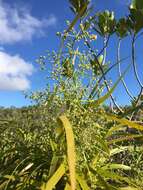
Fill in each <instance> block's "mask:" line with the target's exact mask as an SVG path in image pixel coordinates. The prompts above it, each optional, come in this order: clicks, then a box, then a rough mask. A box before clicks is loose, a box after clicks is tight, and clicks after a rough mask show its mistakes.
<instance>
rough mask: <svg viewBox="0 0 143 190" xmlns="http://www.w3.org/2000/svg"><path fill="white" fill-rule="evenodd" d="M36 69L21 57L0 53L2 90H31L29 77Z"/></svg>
mask: <svg viewBox="0 0 143 190" xmlns="http://www.w3.org/2000/svg"><path fill="white" fill-rule="evenodd" d="M33 71H34V67H33V65H32V64H30V63H28V62H26V61H25V60H24V59H22V58H21V57H20V56H19V55H14V56H13V55H9V54H7V53H5V52H3V51H0V90H20V91H22V90H27V89H29V88H30V81H29V80H28V78H27V77H28V76H30V75H32V73H33Z"/></svg>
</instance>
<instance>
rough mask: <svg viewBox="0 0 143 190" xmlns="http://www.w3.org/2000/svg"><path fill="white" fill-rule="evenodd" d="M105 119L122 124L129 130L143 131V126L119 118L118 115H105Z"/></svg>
mask: <svg viewBox="0 0 143 190" xmlns="http://www.w3.org/2000/svg"><path fill="white" fill-rule="evenodd" d="M105 117H106V118H107V119H109V120H112V121H117V122H118V123H120V124H122V125H126V126H128V127H129V128H134V129H137V130H140V131H143V126H142V125H140V124H137V123H135V122H134V121H129V120H128V119H125V118H118V116H116V115H111V114H110V115H109V114H107V113H105Z"/></svg>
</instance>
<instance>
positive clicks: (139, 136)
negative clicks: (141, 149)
mask: <svg viewBox="0 0 143 190" xmlns="http://www.w3.org/2000/svg"><path fill="white" fill-rule="evenodd" d="M142 137H143V135H123V136H121V137H118V138H116V139H112V140H109V141H108V144H113V143H117V142H123V141H127V140H133V139H135V138H142Z"/></svg>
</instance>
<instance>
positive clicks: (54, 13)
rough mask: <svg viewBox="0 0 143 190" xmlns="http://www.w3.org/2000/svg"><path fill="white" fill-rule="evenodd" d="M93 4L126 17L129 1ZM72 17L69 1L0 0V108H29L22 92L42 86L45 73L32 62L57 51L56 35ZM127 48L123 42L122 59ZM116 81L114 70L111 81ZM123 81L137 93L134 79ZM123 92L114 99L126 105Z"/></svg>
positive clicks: (95, 0)
mask: <svg viewBox="0 0 143 190" xmlns="http://www.w3.org/2000/svg"><path fill="white" fill-rule="evenodd" d="M92 3H93V5H94V7H95V10H105V9H109V10H113V11H115V12H116V16H117V17H121V16H123V15H125V14H127V5H128V4H129V0H93V1H92ZM72 18H73V14H72V12H71V11H70V9H69V6H68V0H52V1H51V0H27V1H26V0H13V1H11V0H0V106H6V107H9V106H16V107H21V106H25V105H28V104H30V101H29V100H28V99H25V97H24V95H23V94H22V91H23V90H27V89H28V90H29V91H33V90H41V89H43V88H44V87H45V84H46V81H45V74H44V73H42V72H41V71H39V68H38V66H37V64H36V63H35V60H36V59H37V58H38V57H39V56H40V55H42V54H44V52H45V50H48V49H49V50H53V49H56V48H57V45H58V43H59V41H58V39H57V37H56V32H57V31H62V30H63V29H64V27H65V20H67V19H69V20H71V19H72ZM98 43H100V42H98ZM140 44H141V43H140ZM110 45H111V50H112V49H114V45H115V44H114V41H112V42H111V44H110ZM140 46H141V45H140ZM128 47H129V45H128V41H125V42H124V43H123V46H122V54H123V56H126V54H128ZM141 49H142V47H140V49H139V50H138V52H141ZM112 56H113V55H112V51H109V55H108V57H109V58H113V60H114V57H112ZM140 60H141V58H139V61H140ZM124 68H125V66H123V69H124ZM116 78H117V71H116V70H115V71H114V72H113V73H112V79H113V80H116ZM126 81H127V82H128V84H129V87H130V88H131V90H133V91H134V92H136V91H137V85H136V83H135V82H134V80H133V77H130V76H128V75H127V77H126ZM122 90H123V88H122V86H121V85H120V86H119V88H118V89H117V90H116V92H115V96H116V97H117V100H118V101H119V102H120V103H121V104H125V103H126V102H128V100H127V96H126V95H124V97H123V96H121V92H122Z"/></svg>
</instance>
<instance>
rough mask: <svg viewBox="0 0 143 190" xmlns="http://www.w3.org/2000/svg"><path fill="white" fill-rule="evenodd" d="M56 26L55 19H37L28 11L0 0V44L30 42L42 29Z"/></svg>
mask: <svg viewBox="0 0 143 190" xmlns="http://www.w3.org/2000/svg"><path fill="white" fill-rule="evenodd" d="M55 24H56V17H55V16H54V15H51V16H49V18H47V19H38V18H36V17H34V16H32V15H31V13H30V12H29V10H28V9H26V8H23V7H22V8H21V7H12V6H9V5H8V4H5V3H3V2H2V1H1V0H0V44H12V43H15V42H19V41H25V40H31V39H32V37H33V36H35V35H41V34H43V33H44V29H45V28H47V27H49V26H53V25H55Z"/></svg>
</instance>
